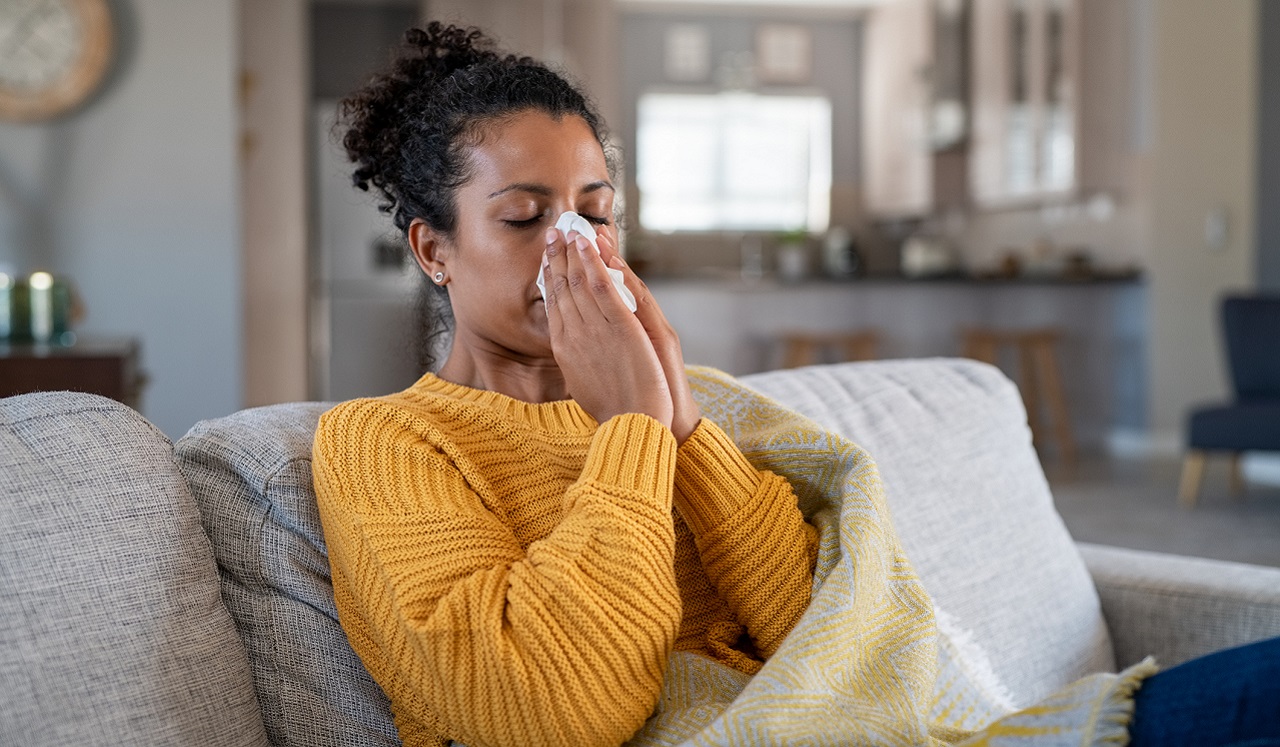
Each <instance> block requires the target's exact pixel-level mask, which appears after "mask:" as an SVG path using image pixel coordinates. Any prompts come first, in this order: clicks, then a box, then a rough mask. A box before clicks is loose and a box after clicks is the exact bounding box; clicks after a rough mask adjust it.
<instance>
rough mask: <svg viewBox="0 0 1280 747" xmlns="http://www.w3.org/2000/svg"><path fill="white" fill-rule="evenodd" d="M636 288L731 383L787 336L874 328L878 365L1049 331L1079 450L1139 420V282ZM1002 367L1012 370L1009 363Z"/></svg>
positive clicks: (892, 279)
mask: <svg viewBox="0 0 1280 747" xmlns="http://www.w3.org/2000/svg"><path fill="white" fill-rule="evenodd" d="M645 282H646V284H647V285H648V286H649V288H650V290H651V291H652V292H653V294H654V297H655V298H656V299H657V301H658V304H659V306H661V308H662V309H663V311H664V313H665V314H666V316H667V318H668V320H670V321H671V324H672V326H674V327H675V329H676V331H677V333H678V334H679V335H680V339H681V343H682V346H683V348H684V354H685V360H686V361H687V362H689V363H691V364H702V365H709V366H713V367H715V368H719V369H722V370H724V371H727V372H729V373H732V374H735V375H741V374H746V373H752V372H756V371H765V370H770V369H773V368H777V367H779V366H780V365H781V363H782V349H781V348H782V346H781V344H780V341H781V338H782V336H783V335H785V334H787V333H793V332H801V333H831V332H843V331H853V330H874V331H876V332H877V333H878V335H879V338H880V341H881V342H880V350H879V357H881V358H909V357H929V356H953V355H958V354H959V353H960V331H961V330H962V329H964V328H966V327H976V326H986V327H996V328H1002V329H1012V328H1028V327H1056V328H1058V329H1059V330H1061V332H1062V341H1061V345H1060V347H1059V350H1058V357H1059V361H1060V364H1061V367H1062V372H1063V377H1064V379H1065V382H1064V383H1065V387H1066V389H1067V399H1068V402H1069V403H1070V405H1071V408H1072V413H1073V417H1074V418H1075V422H1074V425H1075V429H1076V433H1077V439H1078V440H1079V441H1080V443H1081V444H1082V445H1084V446H1086V447H1088V446H1089V445H1092V444H1096V443H1097V442H1098V441H1099V440H1101V439H1104V438H1105V437H1106V436H1107V435H1108V434H1109V433H1110V432H1111V431H1112V430H1115V429H1117V428H1123V427H1130V426H1134V427H1140V426H1141V425H1142V424H1143V423H1145V395H1144V394H1143V392H1144V391H1145V389H1146V387H1145V381H1146V370H1145V354H1144V346H1145V342H1146V334H1147V333H1146V329H1147V328H1146V284H1145V282H1143V279H1142V277H1141V275H1139V274H1137V273H1125V274H1109V275H1095V276H1092V277H1089V278H1082V279H1074V278H1072V279H1068V278H1064V277H1042V276H1023V277H1017V278H989V277H972V276H948V277H934V278H907V277H902V276H893V275H890V276H884V275H881V276H872V277H861V278H854V279H851V280H834V279H825V278H813V279H808V280H804V281H799V282H782V281H780V280H777V279H775V278H762V279H759V280H746V279H743V278H741V277H738V276H737V275H735V274H730V273H722V274H709V275H707V276H703V277H687V276H686V277H679V278H676V277H666V278H664V277H647V278H645ZM1001 363H1002V368H1005V370H1006V371H1008V372H1009V373H1011V374H1012V373H1014V371H1015V370H1014V365H1015V363H1014V361H1013V360H1012V357H1010V359H1009V360H1007V361H1002V362H1001Z"/></svg>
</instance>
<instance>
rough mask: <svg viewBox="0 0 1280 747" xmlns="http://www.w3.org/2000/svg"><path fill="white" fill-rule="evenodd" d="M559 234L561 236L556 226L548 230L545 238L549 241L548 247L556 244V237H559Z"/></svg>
mask: <svg viewBox="0 0 1280 747" xmlns="http://www.w3.org/2000/svg"><path fill="white" fill-rule="evenodd" d="M559 234H560V229H558V228H556V227H555V226H552V227H551V228H548V229H547V232H546V234H545V237H546V240H547V246H551V245H552V244H554V243H556V237H557V236H559Z"/></svg>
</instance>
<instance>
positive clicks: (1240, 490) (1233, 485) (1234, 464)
mask: <svg viewBox="0 0 1280 747" xmlns="http://www.w3.org/2000/svg"><path fill="white" fill-rule="evenodd" d="M1241 456H1242V454H1241V453H1240V452H1238V451H1233V452H1231V468H1230V472H1228V473H1227V485H1228V486H1229V488H1230V490H1231V497H1232V498H1235V499H1237V500H1240V499H1242V498H1243V497H1244V474H1243V473H1242V472H1241V471H1240V457H1241Z"/></svg>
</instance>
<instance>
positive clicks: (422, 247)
mask: <svg viewBox="0 0 1280 747" xmlns="http://www.w3.org/2000/svg"><path fill="white" fill-rule="evenodd" d="M408 238H409V250H410V251H412V252H413V259H414V261H415V262H417V263H418V267H419V268H421V269H422V271H423V272H425V273H426V274H427V277H434V276H435V274H436V273H437V272H443V273H444V274H445V275H446V276H447V275H448V274H449V271H448V269H446V267H445V261H446V259H447V257H448V255H449V250H448V244H447V242H445V241H444V240H443V237H441V236H440V234H439V233H437V232H436V231H435V230H434V229H432V228H431V226H428V225H427V222H426V221H424V220H423V219H421V218H414V219H413V221H412V222H411V223H410V224H409V231H408Z"/></svg>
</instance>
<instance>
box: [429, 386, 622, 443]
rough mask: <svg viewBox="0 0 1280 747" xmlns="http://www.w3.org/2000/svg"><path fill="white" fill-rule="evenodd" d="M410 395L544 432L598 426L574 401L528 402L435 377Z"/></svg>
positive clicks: (589, 430)
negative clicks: (476, 407)
mask: <svg viewBox="0 0 1280 747" xmlns="http://www.w3.org/2000/svg"><path fill="white" fill-rule="evenodd" d="M409 392H411V393H414V394H419V395H436V396H439V397H444V398H446V399H451V400H455V401H459V402H467V403H471V404H475V405H479V406H481V407H485V408H487V409H489V410H493V411H495V412H497V413H499V414H501V415H502V416H504V417H506V418H509V419H512V420H518V421H523V422H526V423H529V424H530V425H532V426H534V427H536V428H539V429H541V430H550V431H568V432H572V433H592V432H594V431H595V429H596V427H597V426H598V425H599V424H598V423H597V422H596V420H595V418H593V417H591V416H590V415H589V414H587V411H586V410H583V409H582V407H581V406H580V405H579V404H578V403H577V402H575V401H574V400H571V399H562V400H557V401H555V402H538V403H534V402H525V401H523V400H518V399H516V398H514V397H509V396H507V395H505V394H502V393H500V392H493V391H489V390H487V389H475V388H473V387H469V386H464V385H462V384H455V383H453V382H452V381H446V380H444V379H442V378H440V377H439V376H436V375H435V374H433V373H427V374H424V375H423V376H422V378H420V379H418V381H417V382H416V383H414V385H413V386H411V387H409Z"/></svg>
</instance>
